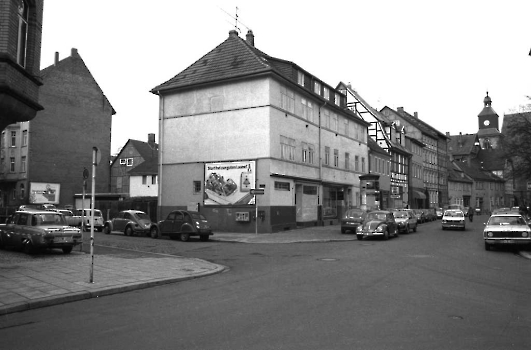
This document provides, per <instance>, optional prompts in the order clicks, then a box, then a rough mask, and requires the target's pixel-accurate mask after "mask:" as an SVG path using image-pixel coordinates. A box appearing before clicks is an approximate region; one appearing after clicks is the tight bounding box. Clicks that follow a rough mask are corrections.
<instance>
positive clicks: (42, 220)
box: [31, 214, 66, 226]
mask: <svg viewBox="0 0 531 350" xmlns="http://www.w3.org/2000/svg"><path fill="white" fill-rule="evenodd" d="M31 225H32V226H37V225H66V221H65V218H64V217H63V216H62V215H61V214H35V215H34V216H33V218H32V220H31Z"/></svg>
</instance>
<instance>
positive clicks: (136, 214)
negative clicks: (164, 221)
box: [103, 210, 157, 236]
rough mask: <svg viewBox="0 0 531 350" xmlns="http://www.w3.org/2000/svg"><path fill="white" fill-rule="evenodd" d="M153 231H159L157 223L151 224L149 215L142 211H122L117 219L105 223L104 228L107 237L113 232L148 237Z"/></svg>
mask: <svg viewBox="0 0 531 350" xmlns="http://www.w3.org/2000/svg"><path fill="white" fill-rule="evenodd" d="M152 229H154V230H156V229H157V225H156V223H154V222H151V218H150V217H149V215H147V214H146V213H144V212H143V211H140V210H122V211H121V212H119V213H118V215H117V216H116V217H115V218H113V219H111V220H107V221H105V224H104V226H103V232H104V233H105V234H107V235H108V234H109V233H111V232H112V231H120V232H123V233H124V235H126V236H134V235H141V236H142V235H146V236H148V235H150V233H151V230H152Z"/></svg>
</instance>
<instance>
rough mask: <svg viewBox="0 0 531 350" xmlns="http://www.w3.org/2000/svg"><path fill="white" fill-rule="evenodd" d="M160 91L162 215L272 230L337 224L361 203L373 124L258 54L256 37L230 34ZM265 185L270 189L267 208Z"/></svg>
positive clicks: (299, 71) (228, 227) (314, 82)
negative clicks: (189, 214) (193, 213)
mask: <svg viewBox="0 0 531 350" xmlns="http://www.w3.org/2000/svg"><path fill="white" fill-rule="evenodd" d="M151 92H152V93H154V94H157V95H159V97H160V110H159V113H160V115H159V120H160V122H159V127H160V130H159V135H160V137H159V141H160V148H159V196H158V197H159V215H160V216H161V217H165V216H166V215H167V214H168V213H169V212H170V211H171V210H174V209H183V208H189V209H192V210H196V209H199V211H200V212H201V213H202V214H203V215H205V216H206V217H207V219H208V220H209V222H210V223H211V225H212V226H213V229H214V230H217V231H232V232H254V231H255V229H256V230H257V231H258V232H262V233H266V232H278V231H283V230H286V229H291V228H295V227H297V226H313V225H329V224H336V223H338V221H339V219H340V217H341V215H342V213H343V212H344V210H345V209H346V208H350V207H359V206H360V185H359V175H363V174H364V173H366V172H367V171H368V148H367V127H368V125H369V123H367V122H365V121H363V120H362V119H361V118H359V117H358V116H356V115H355V114H354V113H353V112H352V111H350V110H349V109H347V108H346V97H345V95H344V94H343V93H341V91H339V90H337V89H334V88H332V87H331V86H330V85H327V84H326V83H324V82H323V81H321V80H319V79H318V78H317V77H315V76H313V75H312V74H310V73H309V72H308V71H306V70H304V69H303V68H301V67H299V66H298V65H297V64H295V63H293V62H289V61H286V60H282V59H278V58H274V57H271V56H269V55H267V54H265V53H263V52H261V51H260V50H258V49H256V48H255V46H254V35H253V33H252V31H249V32H248V33H247V36H246V39H242V38H240V37H239V36H238V33H237V32H236V31H234V30H233V31H230V32H229V37H228V38H227V39H226V40H225V41H224V42H222V43H221V44H220V45H218V46H217V47H216V48H214V49H213V50H212V51H210V52H209V53H207V54H206V55H205V56H203V57H202V58H200V59H199V60H198V61H196V62H195V63H193V64H192V65H191V66H190V67H188V68H186V69H185V70H184V71H182V72H181V73H179V74H177V75H176V76H175V77H173V78H172V79H170V80H168V81H167V82H165V83H163V84H161V85H159V86H157V87H155V88H154V89H152V91H151ZM255 188H263V189H264V194H263V195H257V196H256V202H257V203H256V204H257V206H258V208H255V199H254V197H253V195H252V194H251V192H252V191H251V189H255ZM256 209H257V212H258V218H256V217H255V216H256V215H255V213H256ZM256 219H257V221H255V220H256Z"/></svg>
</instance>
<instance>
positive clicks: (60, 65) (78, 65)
mask: <svg viewBox="0 0 531 350" xmlns="http://www.w3.org/2000/svg"><path fill="white" fill-rule="evenodd" d="M69 67H70V68H69ZM65 68H66V69H69V70H70V71H71V72H72V73H75V72H76V70H79V69H81V70H85V71H86V73H88V75H90V77H91V78H92V80H93V82H94V84H95V85H96V86H97V88H98V90H99V91H100V92H101V95H102V96H103V98H104V99H105V101H107V103H108V104H109V106H110V107H111V109H112V115H115V114H116V111H115V110H114V108H113V106H112V105H111V103H110V102H109V100H108V99H107V96H105V94H104V93H103V90H102V89H101V87H100V86H99V84H98V82H97V81H96V79H94V76H93V75H92V73H91V72H90V70H89V69H88V67H87V65H86V64H85V61H83V59H82V58H81V55H80V54H79V53H78V51H77V49H75V48H72V50H71V55H70V56H69V57H67V58H64V59H62V60H60V61H57V62H55V63H54V64H52V65H51V66H48V67H46V68H44V69H42V70H41V71H40V76H41V78H42V79H43V80H44V79H45V77H46V75H47V74H50V73H51V72H53V71H54V70H60V69H65Z"/></svg>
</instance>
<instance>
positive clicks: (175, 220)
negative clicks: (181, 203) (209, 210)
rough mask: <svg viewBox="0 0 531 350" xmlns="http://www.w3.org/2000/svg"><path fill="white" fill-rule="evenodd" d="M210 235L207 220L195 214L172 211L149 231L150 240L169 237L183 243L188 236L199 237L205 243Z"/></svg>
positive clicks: (210, 230)
mask: <svg viewBox="0 0 531 350" xmlns="http://www.w3.org/2000/svg"><path fill="white" fill-rule="evenodd" d="M211 235H213V232H212V229H211V228H210V225H209V224H208V220H207V219H206V218H205V217H204V216H203V215H201V214H199V213H197V212H193V211H186V210H174V211H172V212H171V213H169V214H168V217H167V218H166V220H162V221H159V223H158V225H157V229H156V230H152V231H151V237H152V238H159V237H160V236H169V237H170V238H171V239H176V238H179V239H180V240H181V241H183V242H186V241H188V240H189V239H190V236H199V238H200V239H201V241H203V242H206V241H208V240H209V238H210V236H211Z"/></svg>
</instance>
